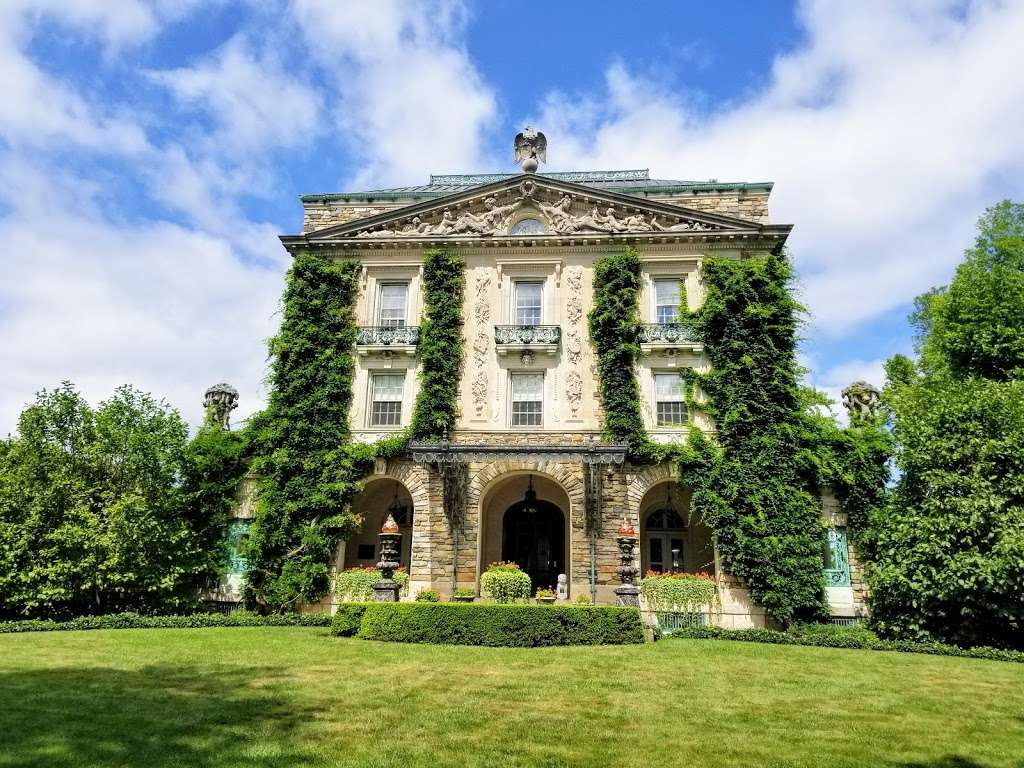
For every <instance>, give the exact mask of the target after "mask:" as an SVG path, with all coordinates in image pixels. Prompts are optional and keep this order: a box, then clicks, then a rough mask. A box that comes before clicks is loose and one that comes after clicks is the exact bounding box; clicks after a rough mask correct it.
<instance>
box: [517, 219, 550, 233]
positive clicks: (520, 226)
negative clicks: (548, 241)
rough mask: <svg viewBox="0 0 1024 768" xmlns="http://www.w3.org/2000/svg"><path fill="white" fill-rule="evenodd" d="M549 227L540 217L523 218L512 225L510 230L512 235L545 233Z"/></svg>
mask: <svg viewBox="0 0 1024 768" xmlns="http://www.w3.org/2000/svg"><path fill="white" fill-rule="evenodd" d="M547 231H548V230H547V227H545V226H544V222H543V221H541V220H540V219H522V220H520V221H517V222H516V223H515V224H513V225H512V228H511V229H510V230H509V231H508V233H509V234H510V235H543V234H544V233H545V232H547Z"/></svg>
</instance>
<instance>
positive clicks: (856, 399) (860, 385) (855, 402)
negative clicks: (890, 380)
mask: <svg viewBox="0 0 1024 768" xmlns="http://www.w3.org/2000/svg"><path fill="white" fill-rule="evenodd" d="M881 405H882V393H881V392H879V391H878V387H876V386H875V385H874V384H870V383H868V382H866V381H855V382H853V384H851V385H850V386H848V387H846V388H845V389H844V390H843V406H844V407H845V408H846V410H847V412H849V414H850V418H854V417H870V416H874V415H875V414H877V413H878V409H879V407H880V406H881Z"/></svg>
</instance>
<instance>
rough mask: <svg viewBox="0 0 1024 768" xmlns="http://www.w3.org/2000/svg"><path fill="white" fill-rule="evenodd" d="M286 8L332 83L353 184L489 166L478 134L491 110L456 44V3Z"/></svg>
mask: <svg viewBox="0 0 1024 768" xmlns="http://www.w3.org/2000/svg"><path fill="white" fill-rule="evenodd" d="M292 9H293V12H294V15H295V17H296V19H297V20H298V22H299V24H300V26H301V27H302V30H303V32H304V34H305V36H306V38H307V40H308V41H309V44H310V46H311V48H312V50H313V52H314V53H315V54H316V56H317V57H318V59H319V61H320V62H321V64H322V66H323V67H324V70H325V72H326V73H327V74H328V76H330V77H332V78H333V82H334V83H335V85H336V87H337V96H338V99H339V102H340V103H339V105H338V107H337V109H336V120H337V124H338V128H339V130H340V135H339V138H340V139H341V140H342V141H344V142H345V144H346V146H347V148H348V150H349V151H350V153H351V154H352V155H353V156H354V157H355V158H357V162H358V163H359V164H360V167H359V171H358V172H357V174H356V177H355V178H354V179H352V180H350V183H351V184H352V185H353V186H356V187H364V188H365V186H370V185H373V184H393V183H394V184H408V183H410V179H415V180H419V179H423V178H424V177H425V176H426V175H427V174H428V173H430V172H431V171H438V170H447V171H451V170H456V171H458V170H474V169H477V168H484V167H487V165H488V163H487V162H486V160H485V153H484V150H483V132H484V130H485V129H486V128H487V127H488V126H489V125H490V124H491V123H492V121H493V120H494V119H495V116H496V113H497V106H496V102H495V98H494V95H493V93H492V91H491V89H490V88H489V87H488V86H487V84H486V83H485V82H484V81H483V79H482V78H481V76H480V74H479V73H478V72H477V70H476V68H475V67H474V65H473V63H472V61H471V60H470V58H469V55H468V53H467V52H466V51H465V50H464V49H463V48H462V47H461V46H460V44H459V42H458V41H459V40H460V37H461V33H462V30H463V27H464V25H465V21H466V14H465V10H464V8H463V6H462V5H461V4H460V3H456V2H444V1H443V0H442V1H439V2H430V3H426V2H424V3H406V2H402V1H401V0H375V1H374V2H345V3H334V2H330V1H329V0H295V1H294V2H293V4H292Z"/></svg>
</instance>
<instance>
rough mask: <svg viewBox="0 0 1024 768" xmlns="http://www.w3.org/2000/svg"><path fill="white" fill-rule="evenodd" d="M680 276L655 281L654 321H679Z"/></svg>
mask: <svg viewBox="0 0 1024 768" xmlns="http://www.w3.org/2000/svg"><path fill="white" fill-rule="evenodd" d="M679 286H680V280H679V278H673V279H672V280H655V281H654V322H656V323H678V322H679V303H680V296H679V293H680V292H679Z"/></svg>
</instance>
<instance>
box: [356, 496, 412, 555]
mask: <svg viewBox="0 0 1024 768" xmlns="http://www.w3.org/2000/svg"><path fill="white" fill-rule="evenodd" d="M352 510H353V511H354V512H355V513H356V514H358V515H359V516H360V517H362V519H363V526H362V528H361V529H360V530H359V532H358V533H355V534H353V535H352V536H351V537H349V539H348V541H346V542H345V544H344V546H345V557H344V562H343V567H344V568H355V567H366V566H372V565H376V564H377V562H378V561H379V560H380V529H381V527H383V525H384V521H385V520H386V519H387V516H388V515H389V514H390V515H392V516H393V517H394V518H395V522H396V523H398V530H399V533H401V534H402V545H401V548H400V551H399V562H400V563H401V564H402V565H403V566H405V567H406V569H408V567H409V562H410V560H411V554H412V519H413V503H412V496H411V495H410V493H409V490H408V489H407V488H406V487H405V486H404V485H403V484H402V483H400V482H398V481H397V480H392V479H390V478H387V477H378V478H375V479H373V480H369V481H367V483H366V484H365V485H364V486H363V490H362V491H361V492H360V494H359V495H358V496H357V497H356V498H355V500H354V501H353V502H352Z"/></svg>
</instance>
